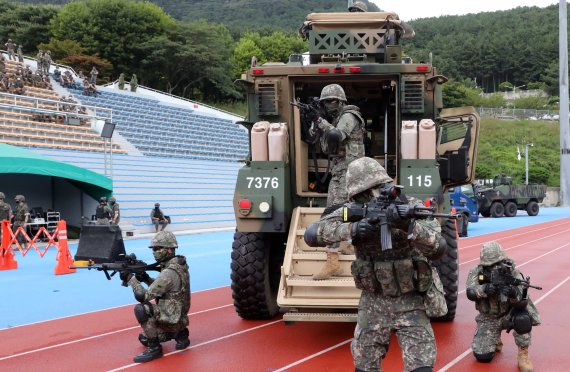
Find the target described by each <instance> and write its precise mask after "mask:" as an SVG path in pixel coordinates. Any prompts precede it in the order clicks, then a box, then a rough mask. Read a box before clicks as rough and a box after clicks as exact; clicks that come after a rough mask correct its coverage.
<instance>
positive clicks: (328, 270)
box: [313, 252, 342, 280]
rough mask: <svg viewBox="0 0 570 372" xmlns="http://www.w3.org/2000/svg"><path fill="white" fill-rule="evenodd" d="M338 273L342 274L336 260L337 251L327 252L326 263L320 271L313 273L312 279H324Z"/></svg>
mask: <svg viewBox="0 0 570 372" xmlns="http://www.w3.org/2000/svg"><path fill="white" fill-rule="evenodd" d="M340 274H342V269H341V268H340V263H339V262H338V252H327V263H326V264H325V266H324V267H323V269H322V270H321V272H319V273H318V274H315V275H313V280H326V279H330V278H331V277H332V276H335V275H340Z"/></svg>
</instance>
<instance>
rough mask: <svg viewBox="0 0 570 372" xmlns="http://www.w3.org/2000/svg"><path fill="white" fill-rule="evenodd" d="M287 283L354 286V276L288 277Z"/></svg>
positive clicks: (302, 285)
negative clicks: (314, 278)
mask: <svg viewBox="0 0 570 372" xmlns="http://www.w3.org/2000/svg"><path fill="white" fill-rule="evenodd" d="M287 285H288V286H294V287H352V288H354V279H353V278H352V276H347V277H338V278H332V279H327V280H313V279H312V278H309V277H288V278H287Z"/></svg>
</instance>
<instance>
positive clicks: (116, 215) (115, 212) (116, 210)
mask: <svg viewBox="0 0 570 372" xmlns="http://www.w3.org/2000/svg"><path fill="white" fill-rule="evenodd" d="M111 211H112V216H111V218H112V219H114V220H115V223H119V221H120V220H121V208H120V207H119V203H115V204H113V206H112V207H111Z"/></svg>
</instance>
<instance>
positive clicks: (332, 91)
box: [320, 84, 346, 102]
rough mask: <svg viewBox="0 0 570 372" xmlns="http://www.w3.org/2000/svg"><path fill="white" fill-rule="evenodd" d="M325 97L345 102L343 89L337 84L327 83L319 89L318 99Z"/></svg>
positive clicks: (321, 99)
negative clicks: (319, 95)
mask: <svg viewBox="0 0 570 372" xmlns="http://www.w3.org/2000/svg"><path fill="white" fill-rule="evenodd" d="M325 99H338V100H339V101H343V102H346V95H345V94H344V89H342V87H341V86H340V85H338V84H329V85H327V86H325V87H324V88H323V90H322V91H321V98H320V101H323V100H325Z"/></svg>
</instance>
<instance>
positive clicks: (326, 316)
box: [283, 312, 358, 322]
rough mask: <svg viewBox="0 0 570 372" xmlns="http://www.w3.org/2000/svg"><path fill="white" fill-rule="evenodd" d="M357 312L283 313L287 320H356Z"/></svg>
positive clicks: (284, 318)
mask: <svg viewBox="0 0 570 372" xmlns="http://www.w3.org/2000/svg"><path fill="white" fill-rule="evenodd" d="M357 316H358V314H357V313H298V312H287V313H285V314H283V320H284V321H285V322H356V318H357Z"/></svg>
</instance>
